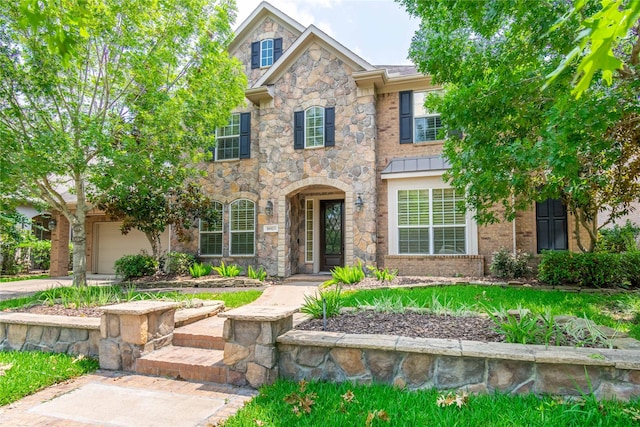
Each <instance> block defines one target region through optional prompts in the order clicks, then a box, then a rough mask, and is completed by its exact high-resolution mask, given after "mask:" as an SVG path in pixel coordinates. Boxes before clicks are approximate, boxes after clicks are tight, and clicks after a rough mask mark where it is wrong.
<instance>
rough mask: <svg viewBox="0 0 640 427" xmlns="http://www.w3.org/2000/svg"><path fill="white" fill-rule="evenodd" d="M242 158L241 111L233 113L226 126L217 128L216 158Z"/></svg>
mask: <svg viewBox="0 0 640 427" xmlns="http://www.w3.org/2000/svg"><path fill="white" fill-rule="evenodd" d="M238 158H240V113H233V114H232V115H231V118H230V119H229V123H228V124H227V125H226V126H222V127H219V128H218V129H217V130H216V149H215V160H230V159H238Z"/></svg>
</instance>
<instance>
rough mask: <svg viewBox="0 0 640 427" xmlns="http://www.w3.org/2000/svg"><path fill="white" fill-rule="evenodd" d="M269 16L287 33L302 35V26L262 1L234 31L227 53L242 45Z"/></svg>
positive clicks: (303, 28)
mask: <svg viewBox="0 0 640 427" xmlns="http://www.w3.org/2000/svg"><path fill="white" fill-rule="evenodd" d="M268 16H271V17H273V18H276V19H277V20H278V21H279V22H280V23H281V24H282V25H284V26H285V27H287V28H288V29H289V31H291V32H292V33H294V34H296V35H298V36H299V35H300V34H302V32H303V31H304V30H305V27H304V25H302V24H300V23H299V22H298V21H296V20H295V19H293V18H291V17H290V16H289V15H287V14H285V13H283V12H282V11H280V10H279V9H276V8H275V7H273V6H272V5H271V4H269V3H267V2H266V1H263V2H262V3H260V4H259V5H258V7H256V8H255V10H254V11H253V12H252V13H251V15H249V16H248V17H247V19H245V20H244V21H243V22H242V24H240V26H239V27H238V28H237V29H236V31H235V37H234V38H233V41H232V42H231V43H230V44H229V52H233V51H234V50H235V49H236V47H238V44H240V43H242V41H244V39H245V38H246V37H247V36H248V35H249V33H250V32H251V31H252V30H253V29H254V28H255V27H256V26H258V25H260V23H261V22H262V21H263V20H264V19H265V18H267V17H268Z"/></svg>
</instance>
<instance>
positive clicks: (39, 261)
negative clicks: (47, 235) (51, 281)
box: [30, 240, 51, 270]
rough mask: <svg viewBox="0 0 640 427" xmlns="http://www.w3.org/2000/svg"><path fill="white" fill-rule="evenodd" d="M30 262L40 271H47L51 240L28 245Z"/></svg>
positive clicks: (49, 261)
mask: <svg viewBox="0 0 640 427" xmlns="http://www.w3.org/2000/svg"><path fill="white" fill-rule="evenodd" d="M30 249H31V262H32V263H33V266H34V267H35V268H37V269H40V270H48V269H49V267H50V265H51V240H36V241H35V242H32V243H31V245H30Z"/></svg>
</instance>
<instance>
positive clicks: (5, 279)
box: [0, 274, 50, 283]
mask: <svg viewBox="0 0 640 427" xmlns="http://www.w3.org/2000/svg"><path fill="white" fill-rule="evenodd" d="M49 278H50V276H49V275H48V274H38V275H34V276H10V277H0V283H5V282H18V281H20V280H31V279H49Z"/></svg>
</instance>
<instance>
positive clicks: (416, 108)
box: [413, 92, 427, 117]
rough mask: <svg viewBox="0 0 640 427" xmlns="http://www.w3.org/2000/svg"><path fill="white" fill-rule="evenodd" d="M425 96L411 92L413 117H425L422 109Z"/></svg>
mask: <svg viewBox="0 0 640 427" xmlns="http://www.w3.org/2000/svg"><path fill="white" fill-rule="evenodd" d="M426 95H427V93H426V92H413V115H414V116H415V117H418V116H426V115H427V110H425V108H424V101H425V99H426V98H427V96H426Z"/></svg>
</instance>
